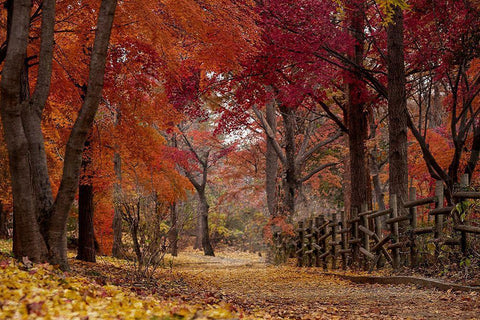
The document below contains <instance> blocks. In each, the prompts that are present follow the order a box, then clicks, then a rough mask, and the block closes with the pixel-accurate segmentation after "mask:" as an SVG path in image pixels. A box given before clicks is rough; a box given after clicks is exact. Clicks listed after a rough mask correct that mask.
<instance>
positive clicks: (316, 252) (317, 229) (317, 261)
mask: <svg viewBox="0 0 480 320" xmlns="http://www.w3.org/2000/svg"><path fill="white" fill-rule="evenodd" d="M321 224H322V222H321V218H320V217H319V216H318V217H315V223H314V231H315V232H314V233H313V243H314V247H315V249H314V251H313V252H314V256H315V267H320V250H319V248H320V243H318V239H319V238H320V233H321V230H320V226H321Z"/></svg>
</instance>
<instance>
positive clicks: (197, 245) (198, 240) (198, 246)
mask: <svg viewBox="0 0 480 320" xmlns="http://www.w3.org/2000/svg"><path fill="white" fill-rule="evenodd" d="M202 248H203V246H202V214H201V212H200V211H199V212H198V215H197V234H196V235H195V243H194V244H193V249H195V250H197V249H198V250H200V249H202Z"/></svg>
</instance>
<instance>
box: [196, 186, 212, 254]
mask: <svg viewBox="0 0 480 320" xmlns="http://www.w3.org/2000/svg"><path fill="white" fill-rule="evenodd" d="M198 196H199V198H200V204H199V215H200V219H201V224H200V226H201V233H202V247H203V253H204V254H205V255H206V256H212V257H213V256H215V253H214V252H213V247H212V244H211V243H210V235H209V229H208V209H209V208H210V206H209V205H208V202H207V197H206V196H205V192H203V193H199V194H198Z"/></svg>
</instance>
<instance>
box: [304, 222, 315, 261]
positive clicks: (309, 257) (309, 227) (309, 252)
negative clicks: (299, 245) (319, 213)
mask: <svg viewBox="0 0 480 320" xmlns="http://www.w3.org/2000/svg"><path fill="white" fill-rule="evenodd" d="M305 233H306V234H305V237H306V238H307V247H306V249H307V252H306V256H307V264H306V266H307V267H311V266H313V257H314V255H313V219H309V220H308V221H307V230H306V232H305Z"/></svg>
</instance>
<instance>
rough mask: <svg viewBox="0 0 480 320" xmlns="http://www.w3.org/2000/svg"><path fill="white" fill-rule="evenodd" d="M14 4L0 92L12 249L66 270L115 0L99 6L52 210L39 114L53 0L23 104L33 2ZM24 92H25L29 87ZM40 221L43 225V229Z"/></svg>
mask: <svg viewBox="0 0 480 320" xmlns="http://www.w3.org/2000/svg"><path fill="white" fill-rule="evenodd" d="M10 3H11V2H10ZM13 3H14V5H13V12H12V14H11V24H10V26H11V28H10V30H9V32H8V33H9V35H8V38H9V40H8V49H7V53H6V56H5V62H4V65H3V70H2V79H1V82H0V89H1V91H0V97H1V104H2V105H1V115H2V122H3V129H4V136H5V142H6V144H7V149H8V153H9V161H10V172H11V179H12V195H13V202H14V204H13V206H14V229H15V232H14V234H15V236H14V245H13V247H14V254H15V255H16V257H18V258H22V257H25V256H27V257H29V258H30V259H31V260H32V261H35V262H43V261H45V260H46V259H47V257H48V260H49V262H51V263H52V264H58V265H60V267H62V268H63V269H67V268H68V263H67V256H66V252H67V251H66V249H67V246H66V244H67V243H66V222H67V217H68V214H69V211H70V208H71V205H72V202H73V199H74V197H75V192H76V189H77V184H78V177H79V170H80V165H81V155H82V151H83V145H84V143H85V140H86V136H87V134H88V131H89V129H90V128H91V126H92V123H93V118H94V116H95V113H96V110H97V108H98V104H99V101H100V98H101V91H102V87H103V75H104V70H105V61H106V53H107V47H108V42H109V38H110V31H111V27H112V23H113V14H114V11H115V6H116V1H115V0H103V1H102V4H101V6H100V12H99V19H98V24H97V32H96V35H95V41H94V47H93V51H92V60H91V65H90V75H89V81H88V89H87V95H86V98H85V101H84V104H83V106H82V109H81V111H80V113H79V116H78V118H77V121H76V123H75V125H74V128H73V130H72V133H71V135H70V139H69V142H68V144H67V150H66V155H65V162H64V174H63V176H62V182H61V185H60V189H59V192H58V195H57V199H56V201H55V203H54V207H53V209H52V210H50V207H51V188H50V185H49V179H48V171H47V167H46V160H45V159H46V157H45V152H44V149H43V147H44V146H43V137H42V136H41V130H40V119H41V114H42V111H43V108H44V106H45V102H46V99H47V97H48V93H49V90H50V77H51V70H52V55H53V45H54V42H53V40H54V39H53V32H54V24H55V1H54V0H45V1H44V2H43V8H42V29H41V43H40V55H39V56H40V57H39V66H38V76H37V83H36V88H35V91H34V93H33V95H32V97H31V98H30V99H29V100H28V101H24V102H23V103H22V101H21V99H22V95H21V91H22V90H21V87H22V71H23V70H24V69H23V68H24V62H25V58H26V52H27V51H26V50H27V44H28V34H29V26H30V11H31V7H32V2H31V1H30V0H16V1H14V2H13ZM7 4H8V3H7ZM23 83H26V81H25V80H24V81H23ZM24 91H25V92H26V91H27V90H26V88H25V89H24ZM39 207H40V208H39ZM39 212H40V213H39ZM50 212H51V213H52V214H51V215H50V214H49V213H50ZM39 220H40V221H39ZM39 222H40V223H42V225H43V226H45V227H44V228H43V227H42V228H40V226H39V224H40V223H39ZM42 233H43V235H42ZM47 244H48V246H47Z"/></svg>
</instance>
